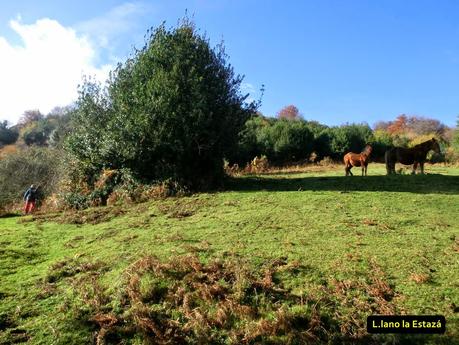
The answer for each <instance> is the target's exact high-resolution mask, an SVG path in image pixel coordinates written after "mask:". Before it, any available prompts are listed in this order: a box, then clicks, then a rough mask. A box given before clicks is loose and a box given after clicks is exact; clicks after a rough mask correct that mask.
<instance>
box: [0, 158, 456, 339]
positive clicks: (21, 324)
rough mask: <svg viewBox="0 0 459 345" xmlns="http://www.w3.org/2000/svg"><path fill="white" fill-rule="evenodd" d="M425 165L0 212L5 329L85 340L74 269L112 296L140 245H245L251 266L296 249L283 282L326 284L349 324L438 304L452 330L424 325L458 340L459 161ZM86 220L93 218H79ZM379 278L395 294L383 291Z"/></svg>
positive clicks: (279, 177) (202, 249)
mask: <svg viewBox="0 0 459 345" xmlns="http://www.w3.org/2000/svg"><path fill="white" fill-rule="evenodd" d="M354 170H356V171H354V174H355V175H359V173H360V171H358V170H357V169H354ZM426 171H427V173H428V174H427V175H426V176H420V175H416V176H411V175H400V176H390V177H386V176H384V174H385V169H384V166H383V165H375V164H372V165H370V166H369V168H368V174H369V176H367V177H361V176H354V177H344V176H343V175H344V169H343V168H342V167H340V166H338V167H332V168H327V169H316V170H315V171H312V170H306V171H303V172H296V173H288V172H283V173H279V174H265V175H258V176H242V177H237V178H234V179H233V180H231V181H229V182H228V184H227V190H226V191H224V192H218V193H210V194H196V195H192V196H189V197H183V198H170V199H165V200H158V201H151V202H148V203H144V204H139V205H132V206H123V207H108V208H104V209H91V210H87V211H84V212H81V213H77V214H75V213H73V212H67V213H64V214H58V215H55V217H54V218H53V217H49V216H44V217H41V216H37V217H36V218H35V219H32V218H31V217H11V218H0V277H1V280H0V343H2V342H3V343H8V342H10V341H20V340H28V341H30V342H31V343H37V344H38V343H42V344H51V343H60V344H64V343H65V344H71V343H74V344H81V343H88V342H90V341H91V337H92V333H93V331H94V330H95V328H94V325H92V326H91V325H90V323H85V322H83V320H80V319H79V318H80V317H81V315H79V314H78V315H75V309H72V308H70V307H69V306H71V305H73V304H75V303H76V304H78V303H77V302H76V301H75V298H77V297H76V295H75V294H74V292H73V291H74V290H75V284H76V283H75V282H76V281H77V279H78V278H79V277H81V276H84V275H88V274H94V275H96V276H97V277H98V280H100V282H101V284H102V285H103V286H104V289H107V290H108V291H111V292H112V293H113V296H115V294H116V293H117V291H118V290H119V289H120V288H121V286H122V284H123V280H122V277H123V272H125V270H126V267H128V265H130V264H131V263H133V262H135V261H136V260H138V259H139V258H141V257H145V256H151V255H154V256H157V257H158V258H159V259H160V260H168V259H169V258H170V257H176V256H180V255H182V254H187V253H195V254H196V255H197V256H198V257H199V258H200V260H202V262H210V261H212V260H214V259H215V258H220V259H224V258H228V257H231V258H234V257H238V258H242V259H243V260H244V262H246V263H247V265H249V266H250V267H251V268H252V269H253V270H254V271H255V272H257V270H261V269H262V268H263V267H265V265H266V264H267V263H269V262H272V261H273V260H276V259H279V258H283V260H284V259H285V260H286V262H289V263H292V262H297V263H299V264H300V265H301V267H302V269H301V270H298V271H296V273H291V272H290V273H289V272H288V271H286V272H279V273H276V279H278V280H279V284H282V285H283V286H284V287H285V288H287V289H289V290H290V291H291V292H292V293H293V294H296V295H297V296H301V295H302V294H308V295H310V296H314V298H317V300H318V301H320V298H321V296H326V295H329V297H330V296H331V298H332V300H333V301H335V302H336V303H337V304H336V305H335V306H333V307H331V306H327V305H324V306H323V307H322V308H323V311H324V313H325V314H327V313H328V314H330V315H332V314H333V313H335V314H334V315H335V316H334V317H336V322H338V324H341V325H342V326H343V327H344V330H346V327H348V328H349V329H351V331H352V330H355V331H356V332H357V331H362V329H359V327H365V321H366V320H365V316H366V313H367V312H368V310H380V311H384V310H386V311H388V312H394V313H408V314H442V315H445V316H446V318H447V332H448V334H447V335H448V337H440V338H438V337H437V338H428V339H430V340H429V341H430V342H431V343H432V344H434V343H437V342H439V341H442V342H443V343H445V344H446V343H454V339H455V338H454V337H455V336H456V337H457V336H459V334H458V333H457V332H458V329H459V322H458V320H459V318H458V314H457V313H458V309H457V308H458V305H459V269H458V267H459V218H458V216H457V215H458V214H459V169H458V168H448V167H443V166H434V167H430V166H429V167H427V169H426ZM84 221H90V222H92V223H94V224H76V223H81V222H84ZM373 288H374V289H379V290H384V289H389V290H390V291H389V292H387V293H388V294H389V295H390V296H389V297H387V298H385V299H384V298H383V299H378V298H377V297H375V296H374V295H372V294H371V293H369V292H368V291H367V290H368V289H373ZM113 298H114V300H113V301H111V302H110V303H115V302H116V301H115V300H116V298H115V297H113ZM372 304H375V305H372ZM327 308H329V311H327ZM84 315H86V314H84ZM351 316H352V318H354V319H355V318H357V323H352V322H351V321H349V320H351ZM88 317H89V315H88ZM351 333H352V332H351ZM389 337H390V336H389ZM396 339H399V338H396ZM410 339H411V338H410ZM423 339H424V340H425V339H426V338H425V337H421V338H412V340H413V341H415V340H416V341H418V342H420V343H422V342H423V341H424V340H423ZM399 340H400V339H399Z"/></svg>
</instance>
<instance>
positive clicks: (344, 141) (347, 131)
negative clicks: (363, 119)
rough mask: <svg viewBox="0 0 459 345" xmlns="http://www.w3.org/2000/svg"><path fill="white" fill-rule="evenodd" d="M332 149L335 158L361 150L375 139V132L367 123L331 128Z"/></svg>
mask: <svg viewBox="0 0 459 345" xmlns="http://www.w3.org/2000/svg"><path fill="white" fill-rule="evenodd" d="M330 138H331V141H330V149H331V152H332V156H333V158H335V159H341V158H342V157H343V156H344V155H345V154H346V153H347V152H361V151H362V149H363V148H364V147H365V145H366V144H367V143H369V142H371V141H372V140H373V132H372V130H371V128H370V127H369V126H368V125H367V124H349V125H343V126H339V127H332V128H330Z"/></svg>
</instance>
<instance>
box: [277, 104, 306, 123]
mask: <svg viewBox="0 0 459 345" xmlns="http://www.w3.org/2000/svg"><path fill="white" fill-rule="evenodd" d="M277 118H279V119H286V120H298V119H300V118H301V115H300V111H299V110H298V108H297V107H295V106H294V105H293V104H291V105H288V106H286V107H284V108H282V109H281V110H280V111H279V112H278V113H277Z"/></svg>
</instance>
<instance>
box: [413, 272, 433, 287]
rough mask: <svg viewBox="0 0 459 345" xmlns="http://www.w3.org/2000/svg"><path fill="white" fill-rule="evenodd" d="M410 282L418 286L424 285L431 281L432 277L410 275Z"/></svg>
mask: <svg viewBox="0 0 459 345" xmlns="http://www.w3.org/2000/svg"><path fill="white" fill-rule="evenodd" d="M410 280H412V281H414V282H415V283H417V284H424V283H427V282H429V281H430V275H429V274H425V273H412V274H411V275H410Z"/></svg>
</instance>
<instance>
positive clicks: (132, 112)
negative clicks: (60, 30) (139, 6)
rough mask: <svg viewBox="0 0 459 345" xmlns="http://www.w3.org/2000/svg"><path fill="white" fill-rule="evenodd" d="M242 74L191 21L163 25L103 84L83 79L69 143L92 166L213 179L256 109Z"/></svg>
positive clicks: (192, 183)
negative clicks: (243, 91) (243, 89)
mask: <svg viewBox="0 0 459 345" xmlns="http://www.w3.org/2000/svg"><path fill="white" fill-rule="evenodd" d="M242 80H243V78H242V77H241V76H239V75H235V74H234V71H233V68H232V67H231V65H229V64H228V63H227V55H226V54H225V51H224V48H223V45H219V46H217V47H216V48H214V49H212V48H211V47H210V44H209V40H208V39H207V38H206V37H205V36H202V35H201V34H199V32H198V31H197V30H196V29H195V27H194V25H193V23H191V22H190V21H189V20H187V19H185V20H184V21H183V22H182V23H181V24H179V26H178V27H176V28H173V29H166V28H165V26H164V24H163V25H161V26H160V27H159V28H157V29H156V30H153V31H152V32H150V37H149V38H148V39H147V42H146V44H145V46H144V47H143V48H142V49H140V50H136V51H135V52H134V53H133V55H132V57H130V58H129V59H128V60H127V61H126V62H125V63H123V64H119V65H118V67H117V68H116V70H115V71H114V72H113V73H111V77H110V79H109V81H108V87H107V88H101V87H100V86H99V85H97V84H94V83H92V82H91V81H86V82H85V83H84V84H83V86H82V88H81V89H80V96H79V100H78V102H77V107H78V109H77V111H76V113H75V116H74V121H73V123H74V126H75V128H74V132H73V133H72V134H71V135H70V137H69V140H68V145H67V147H68V149H69V150H70V151H71V152H72V153H73V154H74V155H75V156H76V157H77V158H78V159H79V160H80V161H82V162H85V163H86V164H87V165H88V166H91V167H92V168H93V169H94V171H98V170H100V169H102V168H104V167H105V168H129V169H131V170H132V171H133V172H134V173H135V174H137V176H139V177H141V178H145V179H148V180H155V179H166V178H174V179H177V180H179V181H182V182H183V183H184V184H186V185H188V186H189V187H191V188H194V189H198V188H203V187H208V186H213V185H215V184H218V183H219V182H220V179H221V177H222V175H223V158H224V157H225V156H226V155H227V154H228V152H231V150H233V149H234V147H235V145H236V143H237V138H238V133H239V132H240V130H241V129H242V128H243V125H244V123H245V121H246V120H247V119H248V117H249V116H250V115H251V114H252V113H254V111H255V109H256V104H254V103H251V104H247V103H246V102H245V99H246V97H247V96H243V95H242V94H241V92H240V85H241V82H242Z"/></svg>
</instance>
